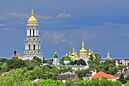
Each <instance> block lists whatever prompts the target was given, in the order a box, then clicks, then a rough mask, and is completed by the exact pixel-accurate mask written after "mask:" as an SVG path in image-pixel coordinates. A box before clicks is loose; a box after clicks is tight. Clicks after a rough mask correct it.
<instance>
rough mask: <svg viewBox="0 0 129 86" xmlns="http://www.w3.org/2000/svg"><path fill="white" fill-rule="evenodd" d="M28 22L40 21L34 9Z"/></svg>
mask: <svg viewBox="0 0 129 86" xmlns="http://www.w3.org/2000/svg"><path fill="white" fill-rule="evenodd" d="M28 23H29V24H31V23H38V21H37V19H36V17H35V16H34V10H33V9H32V12H31V17H30V18H29V19H28Z"/></svg>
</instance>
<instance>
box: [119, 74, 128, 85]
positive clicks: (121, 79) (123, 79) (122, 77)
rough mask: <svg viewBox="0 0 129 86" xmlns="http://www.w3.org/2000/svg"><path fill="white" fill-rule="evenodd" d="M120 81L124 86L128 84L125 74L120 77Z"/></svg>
mask: <svg viewBox="0 0 129 86" xmlns="http://www.w3.org/2000/svg"><path fill="white" fill-rule="evenodd" d="M119 81H120V82H121V83H123V84H125V83H126V82H127V80H126V79H125V78H124V74H123V73H121V76H120V78H119Z"/></svg>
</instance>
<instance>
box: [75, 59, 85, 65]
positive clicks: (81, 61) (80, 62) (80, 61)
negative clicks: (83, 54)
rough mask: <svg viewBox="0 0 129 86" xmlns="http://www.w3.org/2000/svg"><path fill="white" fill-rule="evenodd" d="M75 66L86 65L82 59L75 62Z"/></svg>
mask: <svg viewBox="0 0 129 86" xmlns="http://www.w3.org/2000/svg"><path fill="white" fill-rule="evenodd" d="M77 65H86V62H85V61H84V60H83V59H80V60H78V61H77Z"/></svg>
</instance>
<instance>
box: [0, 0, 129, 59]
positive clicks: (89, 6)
mask: <svg viewBox="0 0 129 86" xmlns="http://www.w3.org/2000/svg"><path fill="white" fill-rule="evenodd" d="M32 7H33V8H34V10H35V15H36V17H37V18H38V22H39V30H40V38H41V42H42V50H43V52H44V57H45V58H51V57H53V52H54V51H57V52H58V53H59V56H60V57H61V56H64V55H65V53H66V52H70V51H71V49H72V48H73V47H74V48H76V50H77V51H78V52H79V50H80V48H81V40H82V38H83V37H84V38H85V47H86V49H92V50H94V52H95V53H100V54H101V55H102V56H103V58H104V57H106V53H107V52H108V51H110V53H111V57H114V58H127V57H129V0H1V1H0V56H2V57H11V56H12V53H13V50H14V49H17V51H18V52H19V53H21V54H23V51H24V40H25V33H26V24H27V19H28V18H29V16H30V12H31V8H32Z"/></svg>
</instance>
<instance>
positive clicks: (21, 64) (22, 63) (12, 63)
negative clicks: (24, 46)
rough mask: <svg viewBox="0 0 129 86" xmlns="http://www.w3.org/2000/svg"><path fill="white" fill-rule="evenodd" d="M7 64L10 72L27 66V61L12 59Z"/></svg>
mask: <svg viewBox="0 0 129 86" xmlns="http://www.w3.org/2000/svg"><path fill="white" fill-rule="evenodd" d="M6 63H7V65H8V68H9V70H10V69H16V68H20V67H25V66H26V63H25V61H24V60H19V59H10V60H7V61H6Z"/></svg>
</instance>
